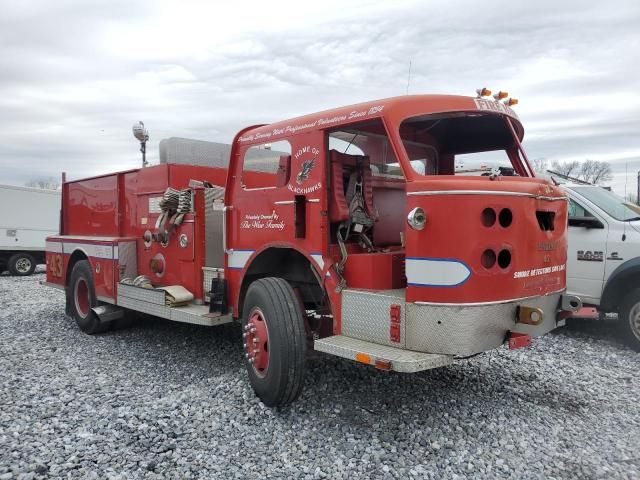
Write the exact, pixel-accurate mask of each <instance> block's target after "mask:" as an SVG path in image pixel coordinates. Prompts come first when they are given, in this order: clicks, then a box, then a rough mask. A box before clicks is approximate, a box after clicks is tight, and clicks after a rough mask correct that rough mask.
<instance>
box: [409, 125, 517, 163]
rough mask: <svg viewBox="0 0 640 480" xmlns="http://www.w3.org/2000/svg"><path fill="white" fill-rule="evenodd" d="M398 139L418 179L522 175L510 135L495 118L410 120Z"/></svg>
mask: <svg viewBox="0 0 640 480" xmlns="http://www.w3.org/2000/svg"><path fill="white" fill-rule="evenodd" d="M400 138H401V139H402V143H403V146H404V149H405V152H406V154H407V157H408V159H409V163H410V165H411V167H412V168H413V170H414V171H415V172H417V173H419V174H420V175H491V174H492V173H498V174H501V175H517V173H516V172H518V171H520V172H523V171H524V169H523V168H522V163H521V159H520V156H519V152H518V151H517V149H516V148H514V146H515V142H514V139H513V137H512V133H511V131H510V129H509V127H508V125H507V124H506V122H505V119H504V118H503V117H501V116H499V115H494V114H487V113H455V114H446V115H423V116H419V117H412V118H409V119H407V120H405V121H403V122H402V124H401V125H400ZM507 152H510V153H511V155H510V154H509V153H507ZM512 158H513V159H515V161H516V165H514V164H513V161H512Z"/></svg>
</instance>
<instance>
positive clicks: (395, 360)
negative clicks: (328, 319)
mask: <svg viewBox="0 0 640 480" xmlns="http://www.w3.org/2000/svg"><path fill="white" fill-rule="evenodd" d="M314 348H315V350H317V351H319V352H325V353H329V354H331V355H336V356H338V357H343V358H348V359H350V360H354V361H357V362H360V363H366V364H368V365H373V366H375V367H376V368H380V369H382V370H395V371H396V372H405V373H413V372H420V371H422V370H429V369H432V368H438V367H444V366H446V365H450V364H451V363H453V356H452V355H440V354H435V353H422V352H413V351H411V350H402V349H400V348H394V347H389V346H387V345H379V344H377V343H372V342H367V341H365V340H358V339H356V338H350V337H345V336H344V335H335V336H333V337H326V338H322V339H319V340H316V341H315V342H314Z"/></svg>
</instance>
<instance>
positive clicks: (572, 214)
mask: <svg viewBox="0 0 640 480" xmlns="http://www.w3.org/2000/svg"><path fill="white" fill-rule="evenodd" d="M576 217H583V218H584V217H593V215H592V214H591V213H590V212H589V211H588V210H586V209H585V208H584V207H583V206H582V205H580V204H578V203H576V202H575V201H574V200H572V199H569V218H576Z"/></svg>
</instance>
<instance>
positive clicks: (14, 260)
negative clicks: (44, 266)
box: [9, 253, 36, 277]
mask: <svg viewBox="0 0 640 480" xmlns="http://www.w3.org/2000/svg"><path fill="white" fill-rule="evenodd" d="M35 269H36V260H35V258H33V257H32V256H31V255H29V254H28V253H16V254H15V255H12V256H11V257H10V258H9V272H11V275H17V276H18V277H26V276H27V275H31V274H32V273H33V271H34V270H35Z"/></svg>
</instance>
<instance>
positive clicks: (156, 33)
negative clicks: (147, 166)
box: [0, 0, 640, 184]
mask: <svg viewBox="0 0 640 480" xmlns="http://www.w3.org/2000/svg"><path fill="white" fill-rule="evenodd" d="M639 21H640V4H638V2H635V1H619V2H618V1H613V2H608V3H607V4H606V5H605V4H602V3H601V2H595V1H591V2H535V3H529V4H527V5H520V4H517V3H513V2H506V1H489V2H483V3H481V4H478V3H477V2H471V1H454V2H446V4H445V3H444V2H420V1H410V0H406V1H404V0H403V1H396V2H393V3H382V2H378V3H375V4H374V5H370V4H367V2H363V1H353V2H348V3H344V2H338V1H333V0H332V1H325V2H320V3H318V4H314V5H312V6H309V5H306V4H305V2H293V1H288V2H229V3H225V4H218V2H198V1H181V2H177V1H176V2H169V1H160V2H154V3H153V8H151V7H150V4H148V3H146V2H132V1H126V2H125V1H122V0H117V1H112V2H107V3H104V2H89V1H87V2H71V1H57V2H44V1H43V2H29V1H23V2H11V3H6V5H4V6H3V15H2V16H1V17H0V45H2V47H1V48H0V72H2V74H0V125H2V128H1V129H0V162H2V164H3V166H4V167H5V168H4V169H3V178H2V182H3V183H18V184H20V183H24V182H25V181H27V180H28V179H29V178H31V177H32V176H33V175H34V172H38V173H39V174H42V175H46V176H50V175H52V176H57V175H58V173H59V172H60V171H62V170H65V171H67V172H68V173H69V175H70V176H71V177H72V178H77V177H80V176H85V175H91V174H97V173H104V172H108V171H112V170H115V169H124V168H131V167H135V166H138V165H139V162H140V159H139V153H138V151H137V150H138V147H137V145H136V142H135V140H134V139H133V137H132V136H131V132H130V126H131V124H133V123H134V122H136V121H137V120H144V121H145V123H146V124H147V126H148V127H149V129H150V131H151V142H150V145H149V147H148V151H149V157H150V159H151V161H152V162H153V161H155V160H156V159H157V144H158V142H159V141H160V140H161V139H162V138H165V137H169V136H186V137H193V138H200V139H205V140H214V141H221V142H230V141H231V139H232V138H233V135H234V134H235V132H237V131H238V130H239V129H241V128H243V127H244V126H247V125H251V124H256V123H268V122H272V121H278V120H282V119H285V118H289V117H293V116H297V115H302V114H305V113H309V112H313V111H318V110H323V109H327V108H331V107H336V106H340V105H345V104H352V103H356V102H360V101H366V100H372V99H376V98H384V97H389V96H394V95H402V94H404V93H405V92H406V90H407V80H408V68H409V61H411V62H412V69H411V80H410V85H409V92H410V93H454V94H472V92H473V91H474V90H475V88H477V87H480V86H489V87H494V88H504V89H508V90H510V91H511V92H512V93H514V95H515V96H517V97H519V98H520V100H521V103H520V105H519V106H518V112H519V115H520V117H521V119H522V121H523V123H524V125H525V129H526V132H527V135H526V137H525V139H526V140H525V147H526V148H527V149H528V151H529V156H530V157H532V158H533V157H540V156H544V157H547V158H549V159H550V160H556V159H557V160H563V159H573V158H579V159H584V158H598V157H602V158H603V157H604V156H608V158H610V159H611V160H610V161H611V162H612V163H616V164H621V162H628V159H629V158H640V143H639V141H638V132H640V96H639V95H638V92H639V91H640V72H639V71H638V69H639V67H638V58H640V33H639V32H638V29H637V25H638V24H639ZM624 159H627V160H624ZM634 161H635V160H634ZM638 166H639V167H640V165H638ZM616 168H617V167H616ZM634 168H635V167H634Z"/></svg>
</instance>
